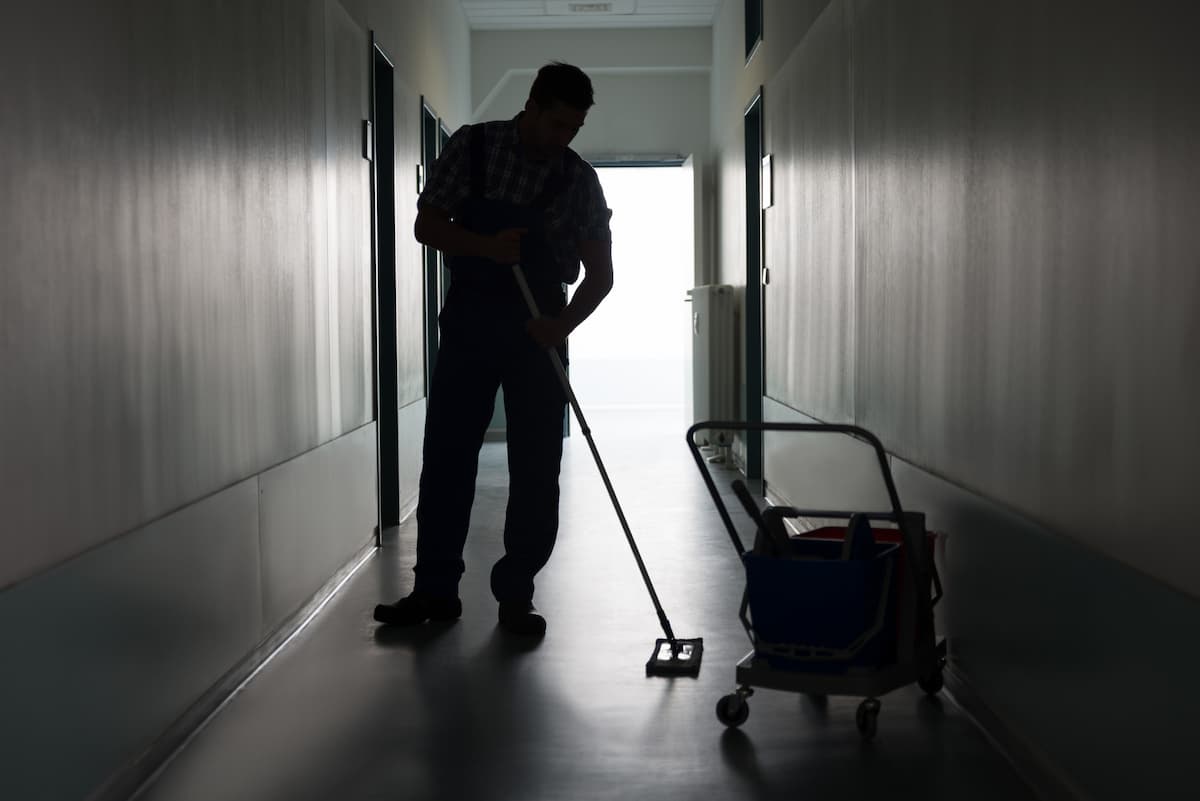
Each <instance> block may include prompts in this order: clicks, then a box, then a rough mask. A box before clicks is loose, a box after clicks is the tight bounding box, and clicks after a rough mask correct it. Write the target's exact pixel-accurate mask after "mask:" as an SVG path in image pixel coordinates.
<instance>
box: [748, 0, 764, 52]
mask: <svg viewBox="0 0 1200 801" xmlns="http://www.w3.org/2000/svg"><path fill="white" fill-rule="evenodd" d="M745 3H746V63H747V64H749V63H750V59H751V58H752V57H753V56H754V51H755V50H756V49H758V45H759V42H761V41H762V37H763V0H745Z"/></svg>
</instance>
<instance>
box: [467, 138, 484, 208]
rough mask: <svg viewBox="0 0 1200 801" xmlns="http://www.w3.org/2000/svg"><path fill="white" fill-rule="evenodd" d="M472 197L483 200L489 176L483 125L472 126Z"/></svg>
mask: <svg viewBox="0 0 1200 801" xmlns="http://www.w3.org/2000/svg"><path fill="white" fill-rule="evenodd" d="M470 161H471V197H475V198H481V199H482V198H483V191H484V188H485V187H486V185H487V184H486V183H485V178H486V176H487V150H486V149H485V148H484V146H483V123H482V122H481V123H477V124H475V125H472V126H471V160H470Z"/></svg>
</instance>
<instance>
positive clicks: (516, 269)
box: [513, 264, 704, 676]
mask: <svg viewBox="0 0 1200 801" xmlns="http://www.w3.org/2000/svg"><path fill="white" fill-rule="evenodd" d="M513 275H514V276H515V277H516V279H517V286H519V287H520V288H521V294H522V295H524V296H525V304H526V305H527V306H528V307H529V313H530V314H531V315H532V316H533V319H535V320H536V319H539V318H540V317H541V316H542V315H541V312H539V311H538V307H537V302H536V301H535V300H534V299H533V293H532V292H530V291H529V284H528V283H526V281H525V273H524V272H523V271H522V270H521V265H519V264H514V265H513ZM546 352H547V353H549V354H550V361H551V362H553V364H554V371H555V372H556V373H557V374H558V380H559V382H560V383H561V384H562V387H563V391H564V392H566V394H567V399H568V400H569V401H570V403H571V408H572V409H574V410H575V418H576V419H577V420H578V421H579V429H580V430H581V431H582V432H583V436H584V437H585V438H586V439H587V444H588V447H589V448H591V449H592V456H594V457H595V459H596V467H598V468H599V469H600V477H601V478H602V479H604V486H605V488H606V489H607V490H608V497H609V498H611V499H612V503H613V509H615V510H616V512H617V519H618V520H620V521H621V528H623V529H624V530H625V539H626V540H628V541H629V547H630V549H631V550H632V551H633V558H634V560H636V561H637V566H638V570H640V571H641V573H642V581H644V582H645V583H646V589H647V590H648V591H649V592H650V600H651V601H653V602H654V611H656V612H657V613H658V622H659V623H660V624H662V630H663V634H666V635H667V636H666V637H665V638H659V639H658V640H656V641H655V643H654V653H652V654H651V655H650V659H649V661H647V662H646V675H647V676H698V675H699V674H700V658H701V656H702V655H703V654H704V640H703V638H699V637H698V638H696V639H690V640H689V639H680V638H679V637H676V636H675V632H674V631H672V629H671V622H670V621H669V620H667V614H666V612H664V611H663V608H662V604H661V603H659V600H658V593H656V592H655V591H654V585H653V584H652V583H651V582H650V574H649V573H647V572H646V564H645V563H644V562H643V561H642V554H641V552H639V551H638V547H637V543H636V542H634V540H633V533H632V532H631V531H630V530H629V523H628V522H626V520H625V513H624V512H622V511H621V503H620V501H618V500H617V493H616V492H615V491H614V490H613V486H612V482H611V481H609V480H608V471H607V470H605V469H604V462H602V461H600V452H599V451H598V450H596V443H595V442H594V441H593V440H592V431H591V429H590V428H588V424H587V420H585V419H584V417H583V410H582V409H580V408H579V401H578V400H577V399H576V398H575V392H574V391H573V390H572V389H571V382H570V381H569V380H567V371H566V370H565V369H563V363H562V360H561V359H560V358H559V357H558V351H557V350H556V349H554V348H547V349H546Z"/></svg>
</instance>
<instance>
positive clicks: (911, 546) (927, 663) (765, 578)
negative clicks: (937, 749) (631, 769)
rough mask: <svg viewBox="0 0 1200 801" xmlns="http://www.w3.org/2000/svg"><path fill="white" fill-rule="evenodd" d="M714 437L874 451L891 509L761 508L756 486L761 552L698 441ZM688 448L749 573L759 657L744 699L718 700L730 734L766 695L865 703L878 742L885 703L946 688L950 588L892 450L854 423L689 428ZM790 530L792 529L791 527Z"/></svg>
mask: <svg viewBox="0 0 1200 801" xmlns="http://www.w3.org/2000/svg"><path fill="white" fill-rule="evenodd" d="M704 430H723V431H763V432H767V431H771V432H776V431H778V432H804V433H813V434H841V435H846V436H850V437H853V438H855V439H856V440H858V441H859V442H862V443H865V444H867V445H869V446H870V447H871V448H873V450H874V452H875V455H876V457H877V459H878V462H879V469H880V471H881V472H882V476H883V482H884V485H885V487H886V489H887V494H888V498H889V500H890V506H891V509H890V510H883V511H848V510H839V509H797V508H793V507H790V506H766V507H765V508H760V506H759V504H758V503H757V502H756V501H755V499H754V497H753V495H752V494H751V492H750V490H749V489H748V488H747V486H746V484H745V483H744V482H743V481H741V480H740V479H739V480H736V481H734V482H733V487H732V488H733V491H734V494H735V496H736V497H737V498H738V501H739V502H740V503H741V504H742V506H743V507H744V508H745V510H746V512H747V514H748V515H749V516H750V518H751V520H753V521H754V523H755V526H756V531H755V537H754V544H753V547H752V548H750V549H747V548H746V547H745V545H744V544H743V542H742V539H741V537H740V536H739V535H738V532H737V529H736V527H735V526H734V524H733V521H732V519H731V518H730V515H729V510H728V509H727V508H726V506H725V504H724V502H723V501H722V500H721V495H720V493H719V492H718V490H717V487H716V484H715V483H714V480H713V477H712V474H711V473H710V471H709V470H708V468H707V466H706V464H705V459H704V456H703V455H702V453H701V451H700V447H699V446H698V445H697V443H696V438H695V435H696V433H697V432H699V431H704ZM687 442H688V447H689V448H690V449H691V451H692V455H693V457H694V458H695V460H696V465H697V467H698V468H699V469H700V473H701V475H702V476H703V478H704V482H705V485H706V486H707V487H708V491H709V493H710V494H711V495H712V499H713V502H714V503H715V504H716V507H717V511H718V512H719V513H720V516H721V521H722V522H723V523H724V525H725V528H726V529H727V531H728V532H729V536H730V539H731V541H732V542H733V545H734V548H735V549H736V550H737V553H738V556H739V557H740V558H741V560H742V564H743V566H744V568H745V571H746V591H745V593H744V595H743V598H742V604H741V609H740V617H741V620H742V625H743V626H744V627H745V629H746V633H747V635H748V636H749V638H750V642H751V644H752V645H753V650H752V651H751V652H750V653H748V654H747V655H746V656H745V657H744V658H743V659H742V660H741V661H740V662H738V664H737V670H736V680H737V689H736V690H735V691H734V692H733V693H731V694H729V695H726V696H723V697H722V698H721V699H720V700H719V701H718V702H717V717H718V719H720V721H721V722H722V723H724V724H725V725H726V726H730V727H736V726H740V725H742V724H743V723H744V722H745V721H746V719H747V718H748V717H749V715H750V706H749V703H748V702H747V699H748V698H749V697H750V696H751V695H753V693H754V689H753V688H755V687H760V688H767V689H773V690H784V691H789V692H801V693H808V694H810V695H816V696H829V695H843V696H856V697H862V698H863V699H864V700H863V701H862V703H861V704H860V705H859V707H858V712H857V715H856V722H857V725H858V729H859V732H860V733H861V734H862V736H863V738H864V739H868V740H869V739H871V738H873V737H874V736H875V732H876V726H877V721H878V716H879V711H880V703H879V696H882V695H884V694H885V693H888V692H891V691H892V690H895V689H897V688H899V687H903V686H905V685H908V684H912V683H917V684H918V685H919V686H920V687H921V689H923V690H924V691H925V692H927V693H929V694H931V695H932V694H936V693H937V692H939V691H940V690H941V688H942V670H943V668H944V666H945V661H946V644H945V641H944V640H940V639H938V638H937V636H936V634H935V631H934V620H933V607H934V605H936V604H937V602H938V601H939V600H940V599H941V596H942V587H941V581H940V579H939V577H938V574H937V568H936V566H935V565H934V559H933V549H934V543H935V540H936V535H934V534H932V533H930V532H927V531H926V530H925V517H924V515H923V514H921V513H919V512H911V511H906V510H904V509H903V508H902V507H901V505H900V498H899V496H898V495H897V493H896V486H895V483H894V482H893V480H892V474H891V470H890V469H889V467H888V460H887V454H886V453H885V452H884V450H883V445H882V444H881V443H880V442H879V440H878V439H877V438H876V437H875V436H874V435H873V434H872V433H871V432H869V431H867V430H866V429H863V428H859V427H857V426H850V425H826V424H816V423H813V424H809V423H745V422H730V421H711V422H702V423H697V424H696V425H694V426H692V427H691V428H689V429H688V432H687ZM789 521H791V522H790V524H789Z"/></svg>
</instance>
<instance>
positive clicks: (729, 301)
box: [688, 284, 737, 446]
mask: <svg viewBox="0 0 1200 801" xmlns="http://www.w3.org/2000/svg"><path fill="white" fill-rule="evenodd" d="M688 296H689V298H690V300H691V303H692V409H693V415H692V416H693V418H694V419H693V421H692V422H699V421H701V420H734V419H736V415H737V376H736V375H735V373H734V366H735V359H734V355H735V354H734V341H735V336H734V334H735V332H736V330H737V319H736V316H735V315H736V311H735V306H734V302H733V287H731V286H729V285H727V284H710V285H707V286H698V287H695V288H694V289H689V290H688ZM697 438H698V440H699V443H700V444H701V445H720V446H727V445H729V444H730V443H731V442H732V438H731V436H730V433H729V432H728V431H708V432H699V433H698V435H697Z"/></svg>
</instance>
